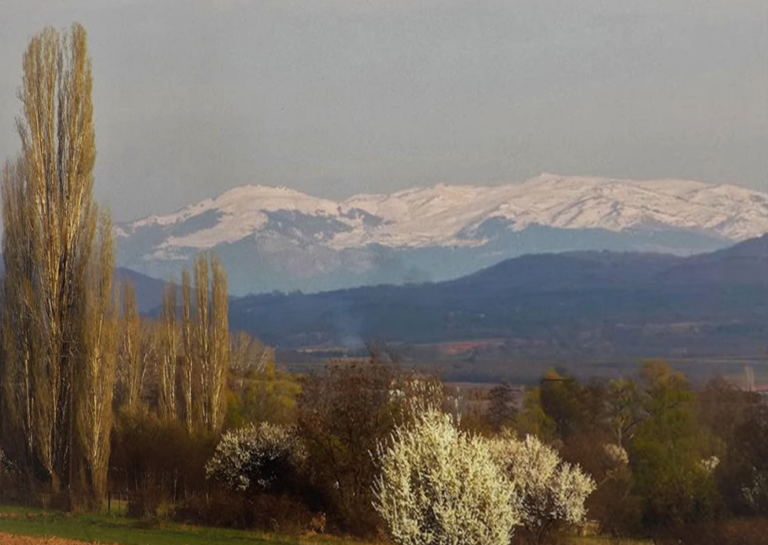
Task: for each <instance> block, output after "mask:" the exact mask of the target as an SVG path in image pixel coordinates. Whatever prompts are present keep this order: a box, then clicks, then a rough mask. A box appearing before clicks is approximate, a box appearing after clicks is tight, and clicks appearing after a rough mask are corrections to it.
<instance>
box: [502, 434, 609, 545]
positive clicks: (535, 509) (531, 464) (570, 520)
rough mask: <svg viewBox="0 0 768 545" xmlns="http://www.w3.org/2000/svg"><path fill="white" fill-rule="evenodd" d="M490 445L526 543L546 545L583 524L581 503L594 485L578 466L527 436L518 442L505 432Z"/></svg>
mask: <svg viewBox="0 0 768 545" xmlns="http://www.w3.org/2000/svg"><path fill="white" fill-rule="evenodd" d="M490 444H491V450H492V453H493V457H494V459H495V461H496V463H498V464H499V466H500V467H501V468H502V469H503V471H504V473H505V474H506V476H507V478H508V479H509V481H510V483H511V487H512V491H513V496H514V497H516V498H517V499H518V501H520V503H521V507H522V512H521V519H522V520H521V522H522V526H523V528H522V532H521V533H522V535H523V537H524V539H525V540H526V541H528V542H530V543H537V544H539V543H546V542H548V541H550V540H552V539H553V537H554V535H555V534H556V532H557V531H558V530H560V529H561V528H562V527H564V526H568V525H576V524H581V523H583V522H584V520H585V516H586V508H585V507H584V502H585V501H586V499H587V497H588V496H589V495H590V494H591V493H592V491H594V489H595V483H594V481H593V480H592V478H591V477H589V476H588V475H586V474H585V473H584V472H582V471H581V469H580V468H579V467H578V466H573V465H571V464H569V463H567V462H563V460H562V459H561V458H560V456H559V454H558V453H557V452H556V451H555V450H554V449H553V448H551V447H549V446H547V445H545V444H543V443H542V442H541V441H539V440H538V439H537V438H535V437H533V436H531V435H528V436H527V437H526V438H525V440H523V441H518V440H517V439H516V438H515V437H513V436H512V435H511V434H510V433H509V432H505V433H504V434H502V436H501V437H499V438H497V439H493V440H491V441H490Z"/></svg>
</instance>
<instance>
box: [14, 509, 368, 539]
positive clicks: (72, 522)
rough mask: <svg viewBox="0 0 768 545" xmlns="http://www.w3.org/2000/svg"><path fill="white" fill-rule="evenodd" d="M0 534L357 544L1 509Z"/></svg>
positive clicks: (163, 522)
mask: <svg viewBox="0 0 768 545" xmlns="http://www.w3.org/2000/svg"><path fill="white" fill-rule="evenodd" d="M0 532H5V533H8V534H14V535H26V536H49V537H61V538H67V539H76V540H80V541H85V542H102V543H120V544H121V545H246V544H247V545H310V544H312V545H314V544H318V545H334V544H336V545H342V544H345V543H350V544H351V543H355V544H356V545H360V544H361V542H357V541H345V540H342V539H335V538H330V537H325V536H290V535H274V534H267V533H263V532H246V531H241V530H229V529H221V528H204V527H199V526H186V525H182V524H175V523H172V522H166V521H157V522H149V521H142V520H134V519H129V518H125V517H123V516H110V515H92V514H68V513H58V512H51V511H42V510H39V509H32V508H26V507H15V506H1V507H0Z"/></svg>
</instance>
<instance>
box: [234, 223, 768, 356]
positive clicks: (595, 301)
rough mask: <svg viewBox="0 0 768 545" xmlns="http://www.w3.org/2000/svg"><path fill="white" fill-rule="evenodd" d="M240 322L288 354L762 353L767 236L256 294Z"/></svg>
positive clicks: (767, 308) (767, 317) (238, 313)
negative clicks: (353, 348)
mask: <svg viewBox="0 0 768 545" xmlns="http://www.w3.org/2000/svg"><path fill="white" fill-rule="evenodd" d="M230 319H231V323H232V325H233V327H234V328H236V329H237V328H240V329H244V330H248V331H251V332H253V333H254V334H256V335H258V336H259V337H260V338H261V339H263V340H264V341H266V342H268V343H272V344H275V345H278V346H280V347H302V346H303V347H306V346H340V345H341V346H343V345H345V344H346V345H349V344H354V343H355V342H359V341H361V340H366V339H380V340H383V341H387V342H400V343H441V342H448V341H460V340H472V339H501V340H503V342H504V343H505V346H506V347H507V348H508V349H509V350H510V351H511V352H519V351H521V350H522V351H523V352H524V353H529V354H532V355H534V356H541V357H548V356H549V355H552V354H565V353H569V354H571V356H572V357H574V358H578V357H579V356H580V355H583V356H584V357H594V355H595V354H598V355H599V354H603V355H606V357H611V355H613V356H617V355H630V356H634V355H639V356H643V357H645V356H656V355H657V356H669V355H673V354H678V353H685V354H698V353H701V354H752V353H753V352H763V351H764V347H765V346H766V344H768V235H765V236H763V237H760V238H756V239H750V240H748V241H745V242H742V243H740V244H737V245H736V246H732V247H730V248H727V249H725V250H721V251H717V252H714V253H710V254H702V255H696V256H692V257H687V258H683V257H676V256H670V255H661V254H637V253H613V252H578V253H566V254H542V255H529V256H524V257H520V258H517V259H511V260H508V261H504V262H502V263H499V264H498V265H495V266H493V267H490V268H488V269H485V270H482V271H480V272H477V273H475V274H472V275H470V276H466V277H463V278H460V279H457V280H453V281H448V282H441V283H435V284H419V285H409V286H375V287H364V288H358V289H350V290H341V291H332V292H325V293H318V294H306V295H305V294H300V293H294V294H289V295H284V294H273V295H258V296H249V297H244V298H241V299H237V300H234V301H233V302H232V303H231V307H230Z"/></svg>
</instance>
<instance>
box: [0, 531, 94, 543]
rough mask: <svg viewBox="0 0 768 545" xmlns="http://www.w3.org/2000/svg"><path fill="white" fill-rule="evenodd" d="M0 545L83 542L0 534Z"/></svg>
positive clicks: (58, 538)
mask: <svg viewBox="0 0 768 545" xmlns="http://www.w3.org/2000/svg"><path fill="white" fill-rule="evenodd" d="M0 545H83V542H82V541H73V540H71V539H61V538H60V537H27V536H12V535H11V534H4V533H2V532H0Z"/></svg>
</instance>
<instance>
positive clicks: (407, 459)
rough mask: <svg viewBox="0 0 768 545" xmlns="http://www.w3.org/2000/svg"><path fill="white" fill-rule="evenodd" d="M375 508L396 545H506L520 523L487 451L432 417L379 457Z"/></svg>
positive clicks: (397, 435)
mask: <svg viewBox="0 0 768 545" xmlns="http://www.w3.org/2000/svg"><path fill="white" fill-rule="evenodd" d="M377 456H378V460H379V462H380V464H381V473H380V475H379V477H378V478H377V479H376V481H375V483H374V494H375V498H376V499H375V501H374V506H375V508H376V510H377V511H378V512H379V514H380V515H381V516H382V518H383V519H384V521H385V522H386V524H387V528H388V530H389V535H390V537H391V539H392V541H393V542H395V543H396V544H398V545H506V544H507V543H509V540H510V537H511V534H512V528H513V527H514V526H515V525H517V524H518V523H519V521H520V512H519V507H518V505H517V504H516V503H515V501H514V497H513V494H512V490H513V489H512V487H511V486H510V483H509V482H508V480H507V479H506V477H505V476H504V474H503V473H502V472H501V470H500V468H499V467H498V466H497V465H496V464H495V463H494V460H493V457H492V454H491V451H490V449H489V444H488V443H487V442H486V441H484V440H482V439H480V438H473V437H470V436H468V435H467V434H465V433H463V432H461V431H459V430H457V429H456V428H455V427H454V425H453V423H452V421H451V418H450V416H448V415H444V414H442V413H439V412H437V411H428V412H426V413H424V414H423V415H422V416H420V417H419V418H417V420H416V422H415V423H411V424H409V425H405V426H401V427H398V428H397V429H396V430H395V432H394V434H393V436H392V442H391V444H390V445H389V446H383V445H380V447H379V449H378V451H377Z"/></svg>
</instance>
